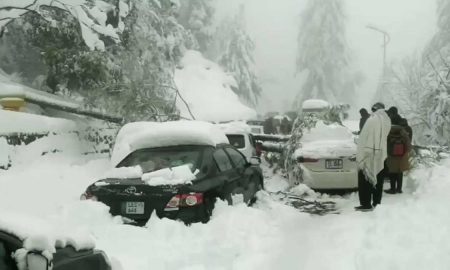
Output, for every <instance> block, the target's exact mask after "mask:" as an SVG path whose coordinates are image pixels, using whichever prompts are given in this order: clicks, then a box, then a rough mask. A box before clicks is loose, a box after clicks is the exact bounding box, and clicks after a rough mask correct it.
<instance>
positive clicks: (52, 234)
mask: <svg viewBox="0 0 450 270" xmlns="http://www.w3.org/2000/svg"><path fill="white" fill-rule="evenodd" d="M0 231H4V232H7V233H10V234H12V235H15V236H16V237H18V238H19V239H21V240H22V241H24V248H25V249H27V250H37V251H48V252H50V253H54V252H55V251H56V248H63V247H66V246H69V245H70V246H72V247H74V248H75V249H76V250H83V249H92V248H94V247H95V241H94V238H93V237H92V235H90V234H87V233H86V232H83V231H80V230H77V229H76V228H73V227H72V228H63V227H60V226H58V225H57V223H53V222H48V221H47V220H44V219H41V218H39V217H37V216H30V215H23V214H17V213H13V212H9V211H6V210H2V214H1V215H0Z"/></svg>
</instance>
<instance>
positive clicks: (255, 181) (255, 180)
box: [247, 176, 264, 206]
mask: <svg viewBox="0 0 450 270" xmlns="http://www.w3.org/2000/svg"><path fill="white" fill-rule="evenodd" d="M249 187H252V188H253V190H252V191H251V192H252V197H251V198H250V200H249V201H248V203H247V204H248V205H249V206H252V205H253V204H254V203H256V201H257V199H258V198H257V196H256V193H258V191H260V190H263V189H264V186H263V182H262V180H261V178H259V177H257V176H254V177H252V179H251V181H250V184H249Z"/></svg>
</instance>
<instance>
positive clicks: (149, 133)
mask: <svg viewBox="0 0 450 270" xmlns="http://www.w3.org/2000/svg"><path fill="white" fill-rule="evenodd" d="M221 143H229V142H228V139H227V137H226V136H225V134H224V133H223V132H222V131H220V130H219V129H218V128H217V127H216V126H215V125H213V124H211V123H207V122H201V121H173V122H164V123H157V122H136V123H130V124H127V125H125V126H124V127H122V129H121V130H120V131H119V134H118V135H117V138H116V143H115V145H114V149H113V153H112V156H111V163H112V166H114V167H115V166H117V165H118V164H119V162H120V161H122V160H123V159H124V158H125V157H126V156H128V155H129V154H130V153H132V152H133V151H136V150H138V149H145V148H155V147H164V146H176V145H211V146H216V145H217V144H221Z"/></svg>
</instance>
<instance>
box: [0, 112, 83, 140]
mask: <svg viewBox="0 0 450 270" xmlns="http://www.w3.org/2000/svg"><path fill="white" fill-rule="evenodd" d="M74 130H77V125H76V123H75V122H74V121H71V120H67V119H62V118H52V117H46V116H42V115H35V114H29V113H21V112H11V111H5V110H0V134H2V135H6V134H12V133H27V134H30V133H49V132H68V131H74Z"/></svg>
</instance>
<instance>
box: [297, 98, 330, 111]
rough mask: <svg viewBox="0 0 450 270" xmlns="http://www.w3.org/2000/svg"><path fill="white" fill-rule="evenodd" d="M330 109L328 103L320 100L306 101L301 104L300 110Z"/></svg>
mask: <svg viewBox="0 0 450 270" xmlns="http://www.w3.org/2000/svg"><path fill="white" fill-rule="evenodd" d="M329 107H330V103H328V102H326V101H325V100H321V99H308V100H305V101H304V102H303V104H302V110H317V109H326V108H329Z"/></svg>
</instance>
